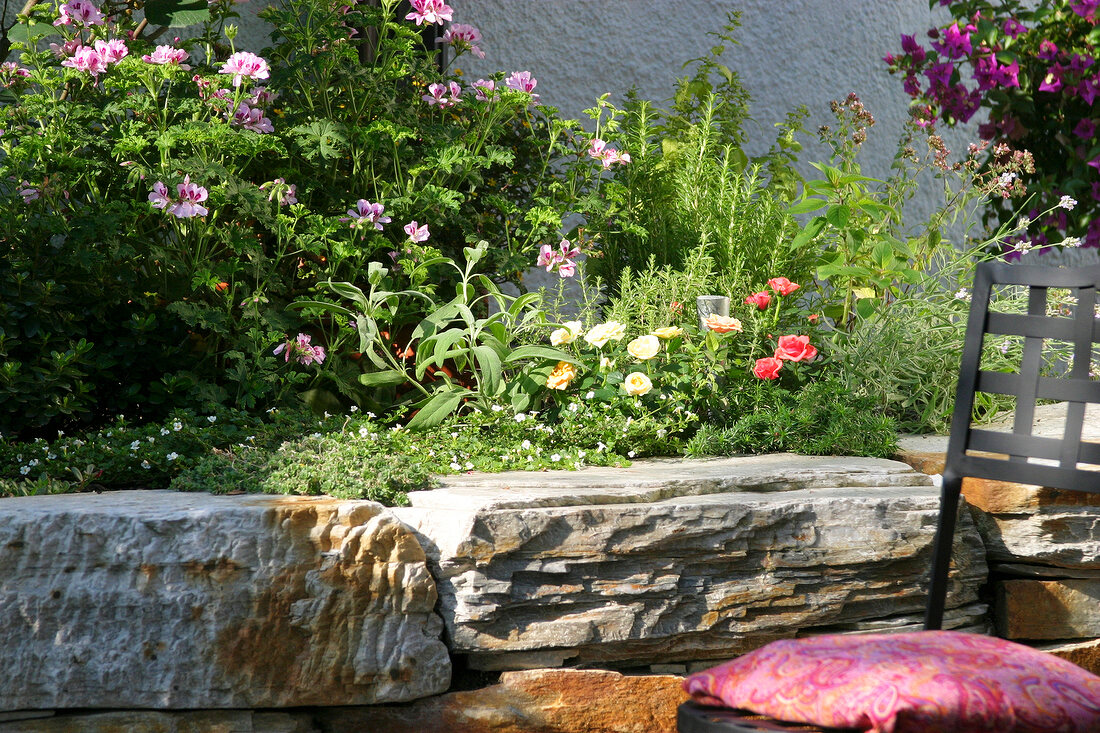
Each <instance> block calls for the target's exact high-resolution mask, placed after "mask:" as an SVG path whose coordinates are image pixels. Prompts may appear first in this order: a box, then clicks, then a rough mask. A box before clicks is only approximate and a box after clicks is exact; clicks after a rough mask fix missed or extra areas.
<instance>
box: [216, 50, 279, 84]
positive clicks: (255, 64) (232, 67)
mask: <svg viewBox="0 0 1100 733" xmlns="http://www.w3.org/2000/svg"><path fill="white" fill-rule="evenodd" d="M218 73H219V74H232V75H233V86H235V87H239V86H240V85H241V79H242V78H246V77H247V78H248V79H251V80H252V81H260V80H262V79H266V78H268V77H269V76H271V70H270V68H269V67H268V65H267V62H266V61H264V60H263V59H262V58H260V57H259V56H257V55H256V54H254V53H249V52H248V51H238V52H237V53H235V54H233V55H232V56H230V57H229V58H228V59H227V60H226V62H225V65H224V66H222V68H221V71H219V72H218Z"/></svg>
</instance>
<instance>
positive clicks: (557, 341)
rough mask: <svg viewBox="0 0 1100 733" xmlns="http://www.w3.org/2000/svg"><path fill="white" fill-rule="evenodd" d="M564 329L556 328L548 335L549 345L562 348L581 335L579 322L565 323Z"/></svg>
mask: <svg viewBox="0 0 1100 733" xmlns="http://www.w3.org/2000/svg"><path fill="white" fill-rule="evenodd" d="M562 325H564V326H565V328H558V329H555V330H554V331H553V333H551V334H550V343H551V344H553V345H554V346H562V345H564V344H569V343H572V342H573V339H575V338H577V336H580V335H581V322H580V321H566V322H565V323H564V324H562Z"/></svg>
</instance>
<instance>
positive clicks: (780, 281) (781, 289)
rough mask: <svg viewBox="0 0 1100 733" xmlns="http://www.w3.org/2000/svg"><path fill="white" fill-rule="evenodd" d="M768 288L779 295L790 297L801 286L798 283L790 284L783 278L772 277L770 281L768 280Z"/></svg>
mask: <svg viewBox="0 0 1100 733" xmlns="http://www.w3.org/2000/svg"><path fill="white" fill-rule="evenodd" d="M768 287H770V288H771V289H772V290H774V291H775V292H777V293H779V294H780V295H790V294H791V293H793V292H794V291H796V290H798V289H799V288H800V287H802V286H801V285H799V284H798V283H793V282H791V281H790V280H788V279H787V278H785V277H773V278H772V279H771V280H768Z"/></svg>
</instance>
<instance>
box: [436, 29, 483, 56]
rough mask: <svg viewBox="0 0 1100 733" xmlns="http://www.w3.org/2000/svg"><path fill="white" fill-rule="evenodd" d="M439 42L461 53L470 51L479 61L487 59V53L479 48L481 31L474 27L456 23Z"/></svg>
mask: <svg viewBox="0 0 1100 733" xmlns="http://www.w3.org/2000/svg"><path fill="white" fill-rule="evenodd" d="M439 42H440V43H446V44H448V45H450V46H452V47H453V48H454V49H455V50H456V51H458V52H459V53H462V52H463V51H469V52H470V53H472V54H473V55H474V56H477V57H478V58H479V59H483V58H485V52H484V51H482V50H481V49H480V48H478V46H477V44H479V43H481V31H479V30H478V29H477V28H475V27H474V26H472V25H466V24H465V23H455V24H454V25H452V26H451V27H450V28H448V29H447V30H446V31H445V32H444V33H443V37H442V38H440V39H439Z"/></svg>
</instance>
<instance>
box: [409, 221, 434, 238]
mask: <svg viewBox="0 0 1100 733" xmlns="http://www.w3.org/2000/svg"><path fill="white" fill-rule="evenodd" d="M405 234H408V235H409V241H411V242H426V241H427V240H428V237H429V236H431V235H430V233H429V232H428V225H427V224H423V225H417V223H416V219H413V220H412V221H410V222H409V223H408V224H406V225H405Z"/></svg>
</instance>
